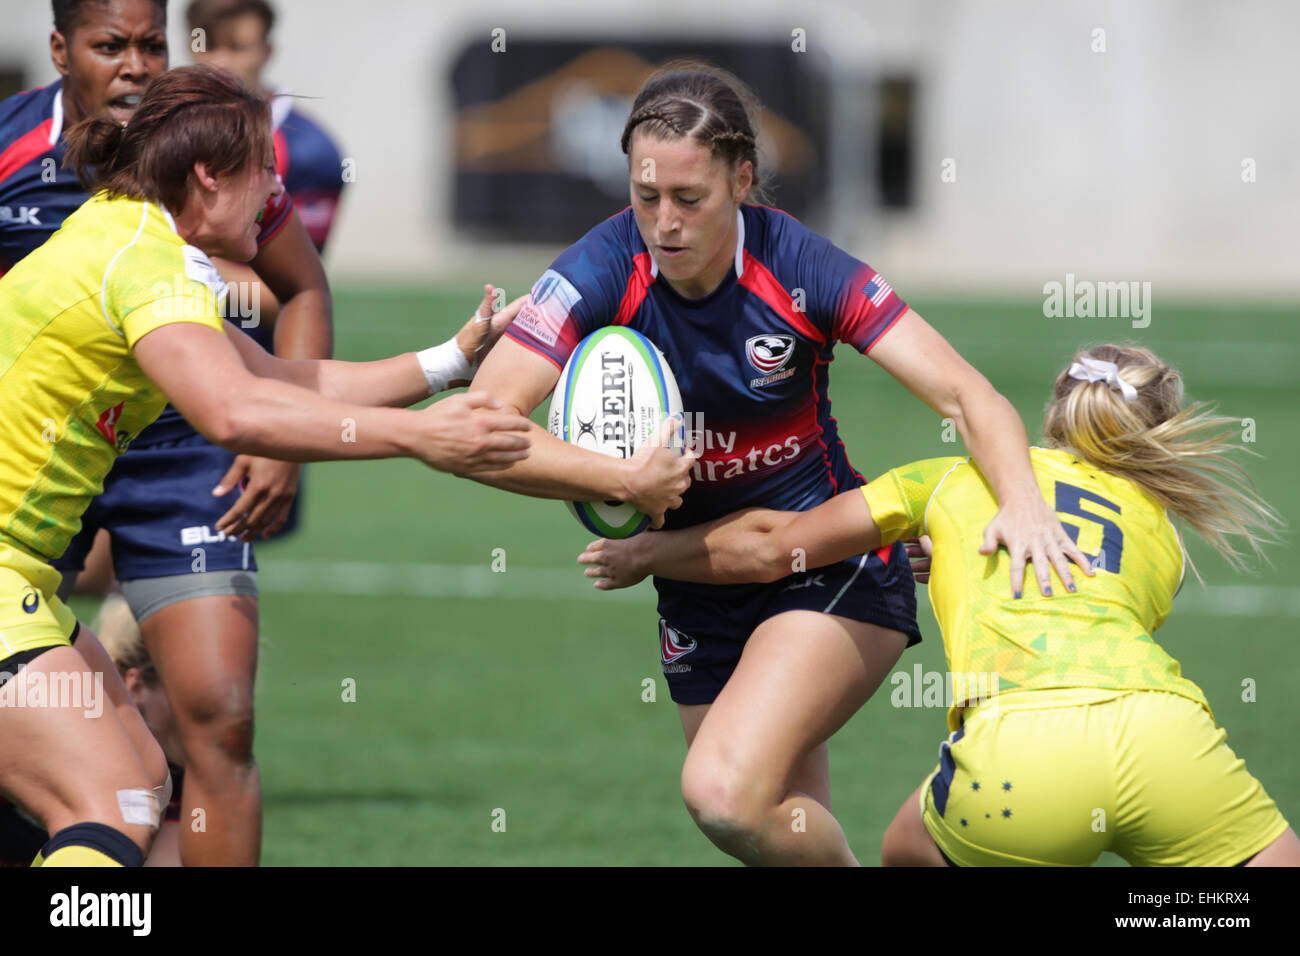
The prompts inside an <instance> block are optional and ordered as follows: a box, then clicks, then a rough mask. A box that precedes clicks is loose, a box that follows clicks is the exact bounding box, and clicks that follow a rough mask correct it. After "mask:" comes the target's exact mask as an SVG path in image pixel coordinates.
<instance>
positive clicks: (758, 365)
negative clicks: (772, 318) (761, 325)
mask: <svg viewBox="0 0 1300 956" xmlns="http://www.w3.org/2000/svg"><path fill="white" fill-rule="evenodd" d="M794 344H795V340H794V336H793V335H785V334H783V333H780V332H769V333H768V334H766V335H755V336H754V337H753V338H752V339H749V340H748V341H746V342H745V358H747V359H748V360H749V364H750V365H751V366H752V367H753V369H754V371H756V372H758V373H759V375H758V377H757V378H752V379H750V380H749V387H750V388H762V387H763V386H764V385H771V384H773V383H774V382H781V381H784V380H785V379H787V378H790V377H791V376H792V375H794V373H795V370H794V369H792V368H786V366H787V365H789V364H790V359H791V357H793V355H794Z"/></svg>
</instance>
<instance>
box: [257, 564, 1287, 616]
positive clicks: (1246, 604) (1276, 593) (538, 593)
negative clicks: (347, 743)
mask: <svg viewBox="0 0 1300 956" xmlns="http://www.w3.org/2000/svg"><path fill="white" fill-rule="evenodd" d="M583 570H584V566H583V565H580V564H578V563H577V562H576V561H575V562H574V564H573V567H572V568H537V567H514V568H510V567H507V570H506V571H503V572H494V571H492V569H491V567H490V566H489V564H488V562H486V561H485V562H484V563H483V564H482V565H470V564H424V563H418V562H409V563H397V562H394V563H387V562H381V561H279V560H272V561H267V562H263V563H262V565H261V571H260V573H259V574H258V584H259V586H260V588H261V590H262V591H263V592H264V593H267V594H356V595H367V596H374V595H385V594H388V595H395V596H400V597H469V598H487V597H490V598H501V599H507V600H509V599H513V600H528V601H538V600H550V601H605V602H606V603H608V602H611V601H617V602H627V603H635V604H641V605H645V606H647V607H650V608H653V606H654V600H655V593H654V588H653V587H652V586H651V585H650V583H649V581H645V582H643V583H641V584H639V585H637V586H636V587H634V588H624V589H622V590H618V591H597V590H596V589H595V588H593V587H592V586H591V582H590V580H589V579H588V578H585V577H583V574H582V572H583ZM1186 614H1202V615H1207V616H1212V617H1293V618H1300V588H1297V587H1279V586H1273V585H1263V584H1214V585H1209V586H1208V587H1206V588H1204V589H1202V588H1201V587H1200V585H1198V584H1197V583H1196V582H1195V581H1189V582H1188V583H1187V585H1186V587H1184V588H1183V593H1182V594H1180V595H1179V596H1178V597H1177V598H1176V599H1175V600H1174V609H1173V614H1172V615H1171V617H1172V618H1173V619H1174V620H1175V621H1177V620H1178V618H1179V617H1181V616H1183V615H1186Z"/></svg>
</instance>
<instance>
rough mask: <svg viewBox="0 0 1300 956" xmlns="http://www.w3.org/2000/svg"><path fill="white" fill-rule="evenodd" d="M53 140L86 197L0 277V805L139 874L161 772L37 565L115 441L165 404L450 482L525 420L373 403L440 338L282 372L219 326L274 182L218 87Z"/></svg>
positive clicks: (60, 857)
mask: <svg viewBox="0 0 1300 956" xmlns="http://www.w3.org/2000/svg"><path fill="white" fill-rule="evenodd" d="M67 145H68V151H67V160H68V164H69V165H71V166H72V167H73V168H74V169H75V170H76V171H77V174H78V176H79V177H80V178H81V179H82V181H83V182H84V183H85V185H86V187H87V188H88V189H90V190H91V191H92V192H93V193H94V195H93V198H92V199H91V200H90V201H89V202H87V203H86V204H85V205H83V206H82V207H81V208H80V209H78V210H77V211H76V212H75V213H73V214H72V215H71V216H69V217H68V218H67V219H66V220H65V221H64V223H63V226H62V228H60V229H59V231H58V232H56V233H55V234H54V235H53V236H52V237H51V238H50V239H49V240H48V241H47V242H46V243H45V244H44V245H42V246H40V247H39V248H38V249H36V250H35V251H34V252H32V253H31V254H29V255H28V256H26V257H24V258H23V259H22V260H21V261H19V262H18V263H17V264H16V265H15V266H14V268H13V269H11V270H10V271H9V272H8V273H6V274H5V275H4V277H3V278H0V315H3V316H4V321H3V322H0V407H3V408H4V409H5V429H4V432H3V436H2V437H0V448H2V449H3V454H0V795H3V796H4V797H5V798H6V799H9V800H11V801H13V802H14V803H16V804H17V805H19V806H21V807H22V808H23V809H24V810H25V811H26V812H27V813H28V814H30V815H31V816H32V817H34V818H35V819H36V820H37V821H39V822H40V823H41V824H42V825H43V826H44V827H45V828H46V829H47V831H48V832H49V833H50V834H51V837H50V840H49V842H47V843H46V844H45V846H44V848H43V850H42V854H41V856H42V857H43V865H46V866H51V865H72V866H77V865H101V866H113V865H138V864H139V863H140V860H141V854H142V852H143V851H146V850H147V849H148V848H149V844H150V841H151V839H152V836H153V833H154V832H155V830H156V827H157V824H158V816H159V812H160V810H161V808H162V806H163V805H165V804H166V802H167V800H166V788H167V784H166V780H167V773H166V764H165V761H164V760H163V755H162V752H161V750H160V749H159V747H158V745H157V743H156V742H154V741H153V739H152V738H151V737H150V736H149V735H148V732H147V729H146V728H145V727H144V724H143V721H141V720H140V717H139V714H138V713H137V712H136V711H135V710H134V708H133V706H132V705H131V702H130V697H129V695H128V694H127V693H126V689H125V687H124V686H123V685H122V682H121V679H120V678H119V677H118V675H117V673H116V670H115V669H114V668H113V665H112V663H111V661H109V660H108V659H107V656H106V655H104V653H103V650H102V648H99V646H98V642H95V641H91V640H89V639H88V640H87V642H86V643H85V644H83V645H82V646H81V647H80V648H78V647H74V646H70V645H71V644H72V643H73V641H74V640H75V639H76V637H77V634H78V630H79V625H78V624H77V622H76V621H75V619H74V617H73V615H72V613H71V611H69V609H68V608H67V607H66V606H65V605H63V604H62V603H61V602H60V601H59V599H58V597H57V595H56V589H57V587H58V583H59V573H58V572H57V571H55V570H54V568H52V567H51V566H50V562H51V561H52V560H53V559H55V558H57V557H58V556H59V555H60V554H61V553H62V550H63V549H64V548H65V547H66V546H67V544H68V542H69V541H70V540H71V539H72V537H73V536H74V535H75V534H76V533H77V531H78V529H79V527H80V521H81V515H82V513H83V511H84V510H85V508H86V506H87V505H88V504H89V503H90V501H91V499H92V498H93V497H94V496H95V495H96V494H98V493H99V492H100V490H101V488H102V486H103V481H104V477H105V475H107V474H108V471H109V469H110V468H111V467H112V464H113V461H114V459H115V458H116V457H117V456H118V455H119V454H121V452H122V451H123V450H124V449H125V448H126V447H127V446H128V445H129V443H130V442H131V439H132V438H133V437H134V436H135V435H137V434H138V433H139V432H140V430H141V429H142V428H143V427H144V426H146V425H147V424H149V422H150V421H152V420H153V418H154V417H155V416H156V415H157V414H158V413H159V411H160V410H161V409H162V408H163V406H164V404H165V403H166V402H167V401H169V400H170V401H171V402H172V403H173V404H174V405H175V406H176V407H177V408H178V409H179V410H180V411H181V412H182V414H184V415H185V417H186V418H187V419H189V421H190V422H191V423H192V424H193V425H194V427H195V428H197V429H198V431H199V432H200V433H201V434H203V435H204V436H205V437H207V438H209V439H210V440H212V441H214V442H216V443H218V444H220V445H222V446H224V447H226V448H229V449H231V450H233V451H236V452H238V453H241V454H253V455H262V456H267V457H274V458H279V459H285V460H292V461H311V460H328V459H350V458H381V457H397V456H409V457H414V458H418V459H419V460H421V461H424V462H425V463H426V464H428V465H430V466H432V467H434V468H437V469H439V470H443V471H451V472H454V473H456V474H465V473H472V472H477V471H483V470H492V469H495V468H500V467H505V466H507V465H509V464H510V463H512V462H515V461H518V460H519V459H521V458H523V457H526V456H527V454H528V440H527V438H526V437H525V435H524V433H525V432H526V431H527V430H528V427H529V423H528V421H527V419H525V418H522V417H521V416H518V415H513V414H507V413H505V412H503V411H498V410H497V409H498V408H499V407H500V406H499V403H496V402H495V401H494V400H492V399H490V398H481V397H479V396H474V397H469V396H464V395H457V396H453V397H451V398H448V399H446V400H444V401H441V402H438V403H436V404H434V405H431V406H429V407H428V408H426V409H423V410H420V411H408V410H405V409H401V408H386V407H376V406H388V405H394V406H401V405H408V404H412V403H414V402H417V401H419V400H420V399H423V398H426V397H428V396H429V395H430V394H432V393H435V392H437V391H440V390H441V389H442V388H444V387H446V386H447V385H448V384H450V382H452V381H456V380H464V379H466V378H468V377H469V376H470V375H471V374H472V371H473V366H472V365H471V364H470V362H469V360H468V359H467V357H466V356H465V355H464V354H463V353H462V352H461V350H460V348H459V346H457V345H456V344H455V341H454V340H452V342H450V343H447V344H445V345H443V346H437V347H435V348H433V349H428V350H425V351H424V352H420V353H414V354H413V353H406V354H404V355H399V356H395V357H393V358H390V359H384V360H381V361H378V362H364V363H353V362H335V361H323V360H322V361H305V360H304V361H285V360H282V359H278V358H276V357H274V356H272V355H269V354H267V353H266V352H265V351H264V350H263V349H262V348H261V347H260V346H258V345H257V344H256V343H254V342H253V341H252V340H251V339H249V338H248V337H247V336H245V335H244V334H243V333H242V332H240V331H239V330H238V328H236V327H235V326H232V325H230V324H228V323H225V322H223V320H222V319H221V318H220V316H221V315H222V312H221V303H220V300H221V298H222V296H223V294H224V291H225V290H224V286H223V283H222V282H221V279H220V276H219V274H218V273H217V271H216V269H215V268H213V266H212V263H211V261H210V260H209V258H208V257H209V256H222V257H224V258H228V259H232V260H236V261H247V260H248V259H250V258H251V257H252V256H253V254H254V253H255V252H256V236H257V233H258V222H257V219H258V215H259V213H260V211H261V210H262V208H263V207H264V206H265V205H266V203H267V201H268V199H270V198H271V197H272V196H274V195H275V194H276V193H277V192H278V191H279V190H280V189H281V188H282V187H280V186H279V185H278V183H277V181H276V177H275V167H274V157H273V152H272V147H271V129H270V111H269V107H268V105H267V103H266V101H265V100H263V99H262V98H261V97H259V96H258V95H256V94H254V93H252V92H250V91H249V90H247V89H246V88H245V87H243V86H242V84H240V82H239V81H238V80H237V79H236V78H235V77H234V76H233V75H231V74H227V73H223V72H222V71H218V70H213V69H210V68H205V67H186V68H181V69H177V70H173V71H171V72H170V73H166V74H164V75H162V76H160V77H159V78H158V79H156V80H155V81H154V82H153V83H152V84H151V85H150V87H149V88H148V90H147V91H146V92H145V94H144V96H143V98H142V99H141V101H140V103H139V106H138V107H137V109H136V110H135V112H134V114H133V115H132V116H131V117H130V119H129V120H128V121H127V122H126V123H125V124H123V125H119V124H118V123H117V122H115V121H113V120H111V119H105V118H90V119H87V120H85V121H84V122H83V123H81V124H79V125H78V126H77V127H75V128H74V129H72V130H71V131H69V133H68V134H67ZM519 304H522V300H520V301H519V302H517V303H513V304H512V306H514V307H515V308H517V306H518V305H519ZM493 326H494V328H496V327H497V323H495V322H494V323H493ZM662 457H675V456H673V455H672V454H671V453H670V452H667V451H665V452H664V455H663V456H662ZM196 563H201V554H196ZM86 633H87V634H88V632H86Z"/></svg>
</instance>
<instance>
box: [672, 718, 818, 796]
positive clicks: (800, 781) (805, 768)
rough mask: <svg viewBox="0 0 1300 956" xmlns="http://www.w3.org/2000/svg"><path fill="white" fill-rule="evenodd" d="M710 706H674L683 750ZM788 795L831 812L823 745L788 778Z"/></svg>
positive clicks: (692, 740) (814, 750) (690, 741)
mask: <svg viewBox="0 0 1300 956" xmlns="http://www.w3.org/2000/svg"><path fill="white" fill-rule="evenodd" d="M711 706H713V705H712V704H678V705H677V713H678V716H680V717H681V720H682V730H683V731H685V733H686V746H687V748H688V749H689V747H690V745H691V744H692V743H693V742H694V740H695V734H696V732H697V731H698V730H699V729H700V724H701V723H702V722H703V721H704V715H705V714H707V713H708V712H709V708H710V707H711ZM790 792H791V793H792V794H794V795H796V796H798V795H807V796H809V797H811V798H812V799H814V800H816V801H817V802H818V803H820V804H821V805H822V806H823V807H825V808H826V809H827V810H830V809H831V759H830V747H829V746H827V744H826V743H824V742H823V743H822V744H820V745H819V746H817V747H815V748H813V751H812V753H810V754H808V756H807V757H806V758H804V760H803V762H802V763H800V764H799V766H798V767H796V768H795V771H794V774H793V775H792V776H791V778H790Z"/></svg>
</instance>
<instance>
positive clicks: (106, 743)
mask: <svg viewBox="0 0 1300 956" xmlns="http://www.w3.org/2000/svg"><path fill="white" fill-rule="evenodd" d="M83 636H84V635H83ZM79 642H80V641H79ZM73 674H81V675H89V674H90V670H89V667H88V665H87V663H86V660H85V658H84V657H82V656H81V654H80V653H78V651H77V649H76V648H74V647H66V646H65V647H54V648H51V649H50V650H48V651H46V652H44V653H43V654H41V655H40V656H39V657H37V658H35V659H34V660H32V661H30V662H29V663H28V664H27V665H26V666H25V667H24V668H23V669H22V670H20V671H18V672H17V673H16V674H15V676H14V677H12V678H10V679H9V680H8V681H7V682H6V684H5V685H4V687H0V786H3V789H4V791H5V792H6V793H7V794H8V795H9V796H11V797H12V798H13V800H15V801H16V802H17V803H19V804H20V805H22V806H23V807H25V808H26V809H27V810H28V811H29V812H30V813H31V814H32V815H33V816H34V817H36V819H38V820H40V821H41V823H42V824H43V825H44V826H45V827H46V829H47V830H48V831H49V832H50V833H51V834H55V833H58V832H59V831H60V830H63V829H65V828H66V827H70V826H73V825H74V824H79V823H97V824H100V825H102V826H106V827H110V828H112V829H114V830H116V831H118V832H120V833H122V834H125V835H126V837H127V838H129V839H130V840H131V841H132V842H133V843H135V845H136V846H137V847H139V848H140V850H141V852H142V853H147V852H148V851H149V845H150V843H151V842H152V841H153V836H154V831H155V826H154V825H152V824H144V823H134V822H127V815H128V814H130V816H131V817H132V819H134V818H135V817H136V816H137V811H138V809H139V807H138V806H134V805H133V806H129V807H128V808H127V809H124V807H123V803H122V800H121V798H120V797H119V794H120V793H135V794H139V793H141V792H150V791H152V790H153V788H154V787H155V786H157V785H158V784H159V783H160V782H161V781H159V780H158V779H157V778H156V776H152V777H151V776H150V774H149V773H148V772H147V771H146V769H145V760H148V761H150V762H151V763H152V762H156V759H155V758H161V755H162V749H161V748H160V747H158V744H157V743H156V742H154V741H153V738H152V737H150V738H149V743H150V744H152V749H151V750H148V752H147V753H146V754H145V756H144V758H143V759H142V756H141V754H140V753H139V752H137V750H136V748H135V745H134V744H133V743H132V742H131V738H130V736H129V735H128V733H127V731H126V728H125V727H124V726H123V725H122V720H121V717H120V716H119V711H118V708H117V707H116V706H114V703H113V702H111V701H106V700H104V699H102V698H98V699H94V698H96V697H97V692H96V693H95V694H93V695H92V699H89V700H87V698H85V697H82V698H81V699H80V700H79V701H75V702H73V701H62V702H61V703H62V704H70V706H50V705H49V700H48V698H47V701H46V704H45V705H44V706H32V705H31V704H27V705H24V706H19V705H18V704H19V701H18V699H17V697H16V696H15V695H17V694H18V693H26V691H25V690H24V688H25V687H26V686H29V685H28V684H27V683H26V682H27V681H32V680H38V679H39V680H42V681H43V683H44V685H45V686H46V687H47V688H49V689H51V691H52V690H53V688H55V687H57V686H60V685H62V686H65V687H66V686H68V685H69V684H71V679H70V677H69V676H68V675H73ZM114 674H116V672H114ZM85 680H86V676H83V677H82V678H81V680H80V682H79V683H80V686H83V687H84V686H85V684H84V681H85ZM119 685H120V681H119ZM90 686H92V687H94V683H93V681H92V683H91V685H90ZM104 687H105V690H106V691H107V689H108V682H107V681H105V684H104ZM121 690H122V693H125V688H122V689H121ZM154 751H156V753H154ZM165 766H166V765H165V762H164V768H165ZM164 773H165V771H164ZM130 802H131V803H132V804H138V803H139V801H130Z"/></svg>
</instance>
